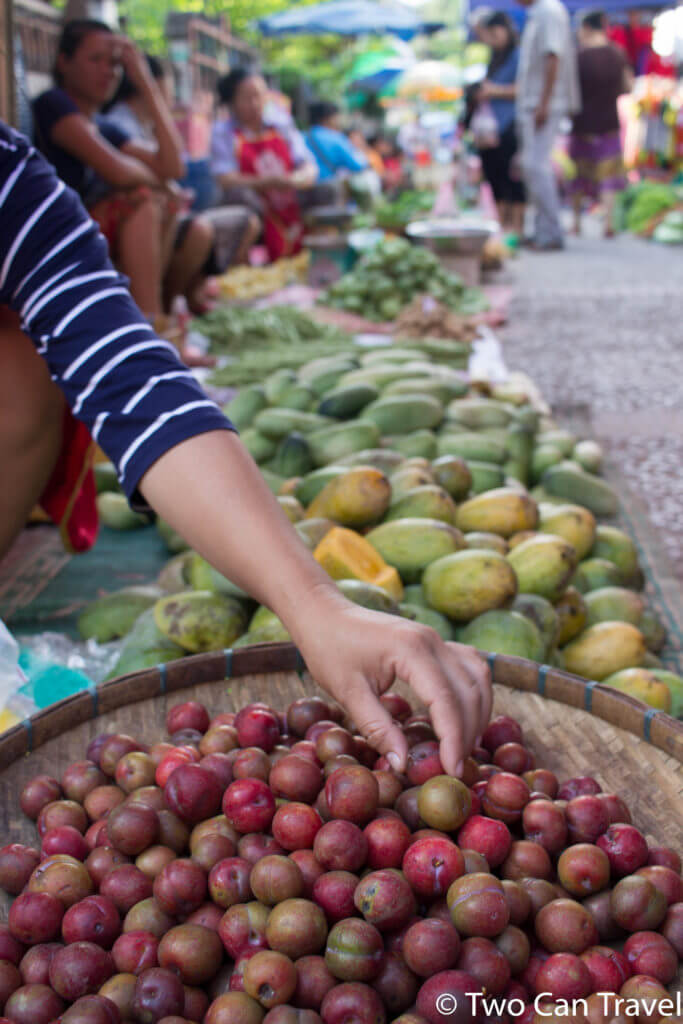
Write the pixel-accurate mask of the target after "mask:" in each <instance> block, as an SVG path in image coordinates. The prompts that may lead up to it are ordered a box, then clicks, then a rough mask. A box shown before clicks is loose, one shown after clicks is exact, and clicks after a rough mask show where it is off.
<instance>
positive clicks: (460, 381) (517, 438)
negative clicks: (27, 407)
mask: <svg viewBox="0 0 683 1024" xmlns="http://www.w3.org/2000/svg"><path fill="white" fill-rule="evenodd" d="M458 345H459V343H457V342H450V341H448V340H435V341H432V342H431V343H428V344H425V343H424V342H420V343H419V345H416V346H415V348H406V347H400V346H397V345H392V346H389V347H386V348H381V349H377V350H370V351H363V350H362V349H359V348H357V347H356V348H355V349H349V350H347V351H346V353H345V354H340V355H337V356H334V357H331V358H325V359H316V360H313V361H311V362H309V363H307V364H305V365H304V366H302V367H301V368H300V370H299V371H298V372H294V371H291V370H286V371H283V370H280V371H277V372H275V373H273V374H271V375H269V376H268V377H266V378H265V379H264V380H263V383H262V384H257V385H252V386H250V387H246V388H244V389H242V390H241V391H240V392H239V394H238V395H237V396H236V397H235V398H234V399H233V400H232V401H231V402H230V403H229V404H228V406H227V407H226V412H227V414H228V415H229V416H230V417H231V418H232V419H233V421H234V422H235V424H236V425H237V426H238V427H239V429H240V431H241V437H242V440H243V441H244V444H245V445H246V446H247V448H248V449H249V451H250V452H251V454H252V455H253V457H254V458H255V459H256V461H257V462H258V463H259V465H260V468H261V472H262V473H263V476H264V478H265V479H266V481H267V482H268V484H269V486H270V488H271V490H272V491H273V492H274V493H275V494H276V495H278V501H279V503H280V505H281V507H282V509H283V510H284V512H285V513H286V514H287V515H288V517H289V518H290V520H291V521H292V522H293V523H294V528H295V529H296V530H297V532H298V533H299V534H300V536H301V537H302V539H303V540H304V542H305V543H306V544H307V546H308V547H309V548H310V549H311V551H312V552H313V553H314V556H315V558H316V559H317V560H318V561H319V562H320V564H321V565H322V566H323V567H324V568H325V569H326V571H327V572H328V573H329V575H330V576H331V577H332V578H333V579H335V580H337V582H338V585H339V586H340V588H341V589H342V590H343V591H344V592H345V593H346V594H347V596H348V597H350V598H351V599H352V600H355V601H357V602H358V603H360V604H363V605H366V606H368V607H372V608H378V609H380V610H384V611H388V612H390V613H393V614H397V615H404V616H408V617H409V618H412V619H415V620H417V621H419V622H422V623H425V624H428V625H430V626H432V627H433V628H435V629H436V630H437V631H438V632H439V633H440V634H441V636H443V637H444V638H446V639H459V640H462V641H464V642H467V643H470V644H473V645H474V646H476V647H478V648H480V649H483V650H487V651H493V652H497V653H501V654H510V655H518V656H521V657H524V658H529V659H531V660H534V661H537V662H545V663H548V664H551V665H555V666H559V667H564V668H566V669H567V670H568V671H570V672H574V673H576V674H578V675H580V676H584V677H586V678H589V679H597V680H600V681H604V682H606V683H607V684H608V685H610V686H614V687H616V688H618V689H621V690H623V691H625V692H627V693H629V694H631V695H632V696H635V697H638V698H640V699H642V700H645V701H647V702H648V703H650V704H651V705H653V706H654V707H657V708H660V709H662V710H665V711H670V712H671V713H673V714H674V715H682V714H683V680H681V678H680V677H679V676H677V675H675V674H674V673H671V672H668V671H667V670H666V669H665V668H664V667H663V665H662V662H661V661H660V659H659V658H658V654H659V653H660V652H661V650H662V647H663V646H664V643H665V630H664V627H663V624H662V622H661V621H660V619H659V617H658V615H657V614H656V612H655V611H654V610H653V609H652V608H651V607H648V605H647V602H646V600H645V598H644V597H643V595H642V593H641V590H642V588H643V584H644V580H643V574H642V571H641V567H640V565H639V560H638V553H637V550H636V548H635V546H634V543H633V541H632V540H631V538H630V537H629V536H628V535H627V534H626V533H625V532H624V531H623V530H621V529H620V528H618V527H617V526H615V525H613V524H612V523H610V522H609V521H607V520H610V519H611V518H612V517H614V516H615V514H616V513H617V510H618V500H617V496H616V494H615V493H614V491H613V489H612V488H611V487H610V485H609V484H608V483H607V482H606V481H605V480H604V479H603V478H602V477H601V476H600V475H599V473H600V468H601V452H600V449H599V447H598V446H597V445H596V444H595V443H594V442H592V441H582V440H579V439H578V438H576V437H575V436H574V435H573V434H571V433H570V432H569V431H566V430H563V429H561V428H559V427H558V426H557V424H556V423H555V422H554V421H553V420H552V419H550V418H546V417H544V416H541V415H540V414H539V413H538V412H537V411H536V409H534V408H533V407H532V406H531V405H530V404H529V403H528V402H527V401H526V396H525V394H524V393H523V392H522V393H516V392H515V390H514V388H511V387H510V385H499V386H497V387H488V388H486V387H484V388H483V389H482V387H475V386H472V385H471V384H470V383H469V381H468V378H467V376H466V374H464V373H463V372H461V371H459V370H457V369H453V367H452V366H451V365H449V364H448V363H447V362H445V363H444V362H440V361H439V360H440V359H448V358H450V357H453V356H455V355H457V353H458V352H460V351H461V348H459V347H458ZM426 350H428V351H429V352H430V353H432V354H431V357H429V358H428V357H427V354H426ZM482 390H483V391H486V392H488V393H486V394H484V393H482ZM99 473H100V478H101V486H103V487H105V486H113V485H112V483H111V475H112V474H111V470H110V469H107V468H106V467H103V468H101V469H100V470H99ZM107 473H108V474H109V483H107V482H106V480H105V479H104V477H105V475H106V474H107ZM98 502H99V507H100V513H101V516H102V519H103V521H104V522H105V524H111V525H117V524H118V525H125V523H126V522H129V523H130V525H134V524H135V521H134V520H133V521H131V520H130V517H131V516H132V515H133V514H132V513H130V511H129V509H128V506H127V504H126V501H125V498H124V497H123V495H121V494H116V493H110V492H105V493H103V494H101V495H100V497H99V499H98ZM114 513H115V514H114ZM119 516H120V517H128V519H126V520H125V522H124V521H123V520H122V519H121V518H118V519H117V518H116V517H119ZM158 525H159V529H160V530H161V531H162V533H163V535H164V536H165V537H166V539H167V542H168V543H169V545H170V546H171V550H172V551H175V552H178V554H176V555H175V557H174V558H173V559H172V560H171V561H170V563H169V564H168V566H167V567H166V568H165V569H164V570H163V572H162V574H161V577H160V579H159V580H158V582H157V585H156V586H155V587H152V588H142V590H140V588H132V589H131V588H128V589H126V590H124V591H121V592H120V593H118V594H112V595H109V596H107V597H105V598H102V599H101V600H99V601H96V602H95V603H94V604H92V605H90V606H89V607H87V608H86V609H85V611H84V613H83V615H82V616H81V620H80V628H81V632H82V634H83V636H84V637H94V638H95V639H97V640H99V641H101V642H104V641H108V640H113V639H115V638H117V637H121V636H125V638H126V639H125V641H124V646H123V650H122V652H121V656H120V659H119V662H118V664H117V666H116V668H115V669H114V673H113V674H115V675H116V674H122V673H124V672H128V671H133V670H135V669H139V668H143V667H147V666H150V665H156V664H158V663H159V662H162V661H169V660H172V659H173V658H176V657H181V656H182V655H183V654H186V653H197V652H201V651H208V650H213V649H221V648H224V647H230V646H245V645H248V644H251V643H257V642H263V641H273V640H286V639H288V633H287V632H286V630H285V628H284V626H283V625H282V623H281V622H280V621H279V620H278V619H277V617H276V616H275V615H274V614H273V613H272V612H271V611H270V610H269V609H267V608H265V607H258V606H257V605H256V604H255V603H254V602H252V601H251V600H250V599H249V598H248V596H247V595H246V594H244V593H242V592H241V591H240V590H238V589H237V588H236V587H235V586H234V585H233V584H232V583H231V582H230V581H229V580H227V579H225V578H224V577H222V576H221V575H220V574H218V573H217V572H216V571H215V570H213V569H212V568H211V567H210V566H209V564H208V563H207V562H206V561H205V560H204V559H203V558H201V557H200V556H199V555H198V554H196V553H193V552H188V551H185V550H184V544H183V541H182V540H181V539H180V538H178V537H177V536H176V535H174V534H173V533H172V532H171V531H169V529H168V528H167V527H166V526H165V524H163V523H160V524H158Z"/></svg>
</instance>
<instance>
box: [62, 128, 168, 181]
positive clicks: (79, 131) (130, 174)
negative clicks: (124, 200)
mask: <svg viewBox="0 0 683 1024" xmlns="http://www.w3.org/2000/svg"><path fill="white" fill-rule="evenodd" d="M52 141H53V142H54V143H56V145H58V146H61V148H62V149H65V150H66V151H67V153H71V155H72V156H75V157H76V158H77V159H78V160H80V161H81V162H82V163H84V164H87V165H88V166H89V167H92V169H93V170H94V171H95V173H96V174H97V175H98V177H100V178H102V180H103V181H106V182H108V184H110V185H113V186H114V187H115V188H133V187H134V186H136V185H158V184H159V179H158V177H157V175H156V174H155V173H154V172H153V170H152V169H151V167H148V166H147V165H146V164H145V163H143V162H142V161H140V160H138V159H136V158H135V157H134V156H131V155H129V154H127V153H124V152H122V151H121V150H119V149H117V148H116V146H112V145H111V144H110V143H109V142H107V140H106V139H105V138H104V136H103V135H101V134H100V132H99V131H98V130H97V126H96V125H94V124H93V123H92V122H91V121H89V120H88V118H87V117H85V115H84V114H67V115H66V116H65V117H62V118H60V120H59V121H57V123H56V124H55V126H54V127H53V129H52Z"/></svg>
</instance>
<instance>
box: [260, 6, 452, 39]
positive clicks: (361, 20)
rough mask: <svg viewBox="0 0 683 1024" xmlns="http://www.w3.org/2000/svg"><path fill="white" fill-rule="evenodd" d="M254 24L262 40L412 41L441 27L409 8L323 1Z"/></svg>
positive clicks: (439, 24) (292, 9) (273, 15)
mask: <svg viewBox="0 0 683 1024" xmlns="http://www.w3.org/2000/svg"><path fill="white" fill-rule="evenodd" d="M255 24H256V27H257V28H258V30H259V31H260V32H261V33H263V35H265V36H284V35H328V34H330V35H341V36H359V35H387V34H388V35H397V36H399V37H400V38H401V39H412V38H413V36H416V35H420V34H422V33H430V32H435V31H438V30H439V29H441V28H443V27H444V26H443V24H442V23H441V22H423V21H422V19H421V18H420V17H419V15H418V14H417V12H416V11H415V10H414V9H413V8H412V7H408V6H406V5H404V4H402V3H399V2H393V3H376V2H373V0H327V2H326V3H319V4H312V5H310V6H303V7H301V6H298V7H293V8H290V9H289V10H286V11H280V12H279V13H278V14H271V15H269V16H268V17H267V18H260V19H259V20H258V21H257V22H256V23H255Z"/></svg>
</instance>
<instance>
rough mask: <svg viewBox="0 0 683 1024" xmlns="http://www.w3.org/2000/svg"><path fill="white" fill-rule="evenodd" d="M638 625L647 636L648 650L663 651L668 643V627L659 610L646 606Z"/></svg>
mask: <svg viewBox="0 0 683 1024" xmlns="http://www.w3.org/2000/svg"><path fill="white" fill-rule="evenodd" d="M637 625H638V629H639V630H640V632H641V633H642V634H643V636H644V637H645V643H646V644H647V646H648V650H650V651H655V652H656V651H661V649H662V647H663V646H664V644H665V643H666V627H665V626H664V623H663V622H662V620H661V619H660V617H659V615H657V612H656V611H654V609H652V608H645V609H644V611H643V614H642V615H641V616H640V621H639V622H638V623H637Z"/></svg>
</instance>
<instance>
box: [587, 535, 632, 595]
mask: <svg viewBox="0 0 683 1024" xmlns="http://www.w3.org/2000/svg"><path fill="white" fill-rule="evenodd" d="M591 556H592V557H594V558H606V559H607V560H608V561H609V562H612V563H613V564H614V565H616V567H617V569H618V570H619V573H620V575H621V582H622V583H624V584H625V585H627V586H628V585H629V584H631V583H632V581H633V580H636V579H638V576H639V571H640V564H639V561H638V549H637V548H636V546H635V544H634V543H633V541H632V540H631V538H630V537H629V535H628V534H627V533H625V532H624V531H623V530H620V529H619V528H618V527H617V526H609V525H608V524H607V523H600V524H599V525H598V527H597V529H596V531H595V541H594V543H593V547H592V548H591Z"/></svg>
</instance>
